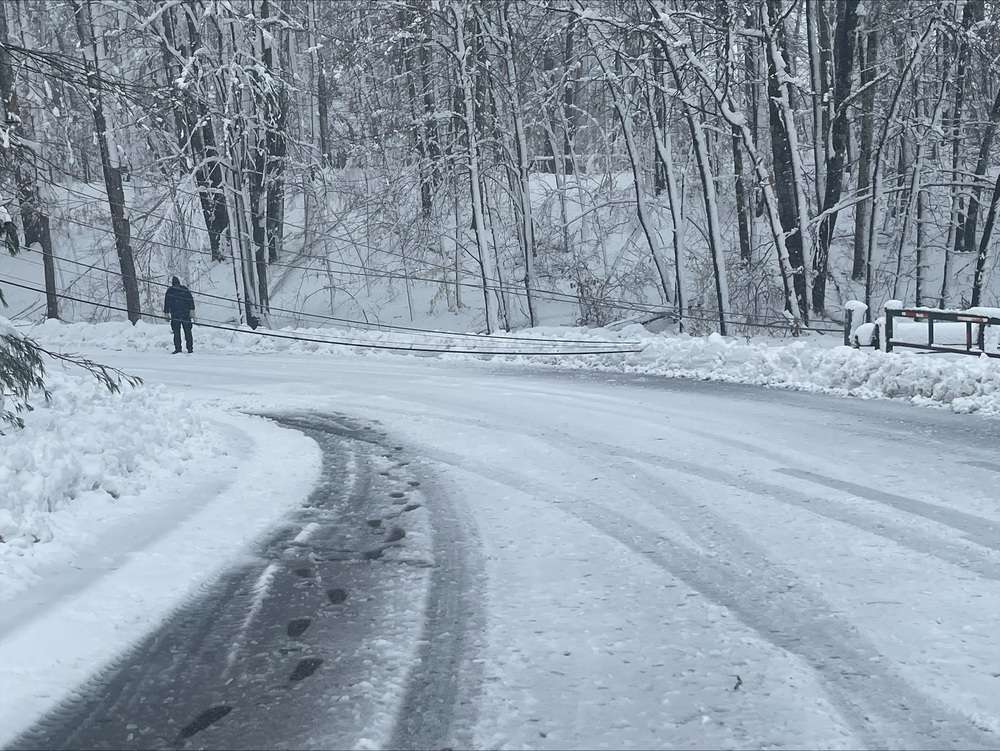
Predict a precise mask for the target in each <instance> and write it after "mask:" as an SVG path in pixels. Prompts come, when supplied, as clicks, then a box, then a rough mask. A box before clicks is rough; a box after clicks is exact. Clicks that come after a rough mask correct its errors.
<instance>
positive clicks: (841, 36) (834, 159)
mask: <svg viewBox="0 0 1000 751" xmlns="http://www.w3.org/2000/svg"><path fill="white" fill-rule="evenodd" d="M860 2H861V0H837V34H836V39H835V42H834V49H833V60H834V83H833V112H834V115H833V122H832V123H831V127H830V150H829V151H830V153H829V155H828V161H827V166H826V190H825V192H824V196H823V203H822V213H823V219H822V221H820V225H819V233H818V234H819V238H818V240H819V241H818V244H817V248H816V256H815V258H814V259H813V269H814V271H815V274H814V276H813V310H815V311H816V312H817V313H820V314H822V313H824V312H825V311H826V282H827V277H828V275H829V271H828V269H829V259H830V246H831V245H832V244H833V235H834V230H835V229H836V227H837V212H836V211H834V210H833V208H834V206H836V205H837V203H838V202H839V201H840V197H841V194H842V192H843V186H844V162H845V158H846V156H847V146H848V144H847V141H848V136H849V132H848V128H849V125H848V121H847V109H846V102H847V98H848V97H849V96H850V95H851V82H852V81H853V79H854V75H853V71H854V48H855V39H856V35H857V28H858V5H859V4H860ZM827 212H829V213H827Z"/></svg>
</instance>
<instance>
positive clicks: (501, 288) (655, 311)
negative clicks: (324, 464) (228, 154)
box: [59, 181, 840, 333]
mask: <svg viewBox="0 0 1000 751" xmlns="http://www.w3.org/2000/svg"><path fill="white" fill-rule="evenodd" d="M150 183H151V184H152V185H156V186H158V187H163V186H162V185H160V184H158V183H155V182H153V181H150ZM59 187H60V189H62V190H65V191H67V192H69V193H72V194H74V195H78V196H80V197H82V198H86V199H88V200H90V201H93V200H94V196H91V195H88V194H86V193H83V192H81V191H77V190H74V189H72V188H69V187H67V186H59ZM171 189H175V190H177V192H179V193H181V194H183V195H187V196H190V197H194V198H197V197H198V195H199V194H197V193H192V192H190V191H186V190H182V189H179V188H171ZM144 213H145V216H147V217H152V218H153V219H156V220H159V221H162V222H167V223H170V224H174V225H178V226H182V227H186V226H187V225H185V224H184V223H182V222H180V221H178V220H176V219H173V218H171V217H168V216H165V215H162V214H154V213H153V212H144ZM62 221H66V222H68V223H70V224H76V225H79V226H83V227H89V228H91V229H97V230H101V231H104V232H109V231H110V230H108V229H107V228H105V227H100V226H97V225H93V224H89V223H86V222H81V221H79V220H75V219H68V218H62ZM285 226H287V227H291V228H293V229H300V230H302V231H305V227H302V226H301V225H296V224H294V223H289V222H285ZM316 234H317V236H318V237H324V238H327V239H333V240H336V241H340V242H345V243H348V244H351V245H353V246H354V247H357V248H363V249H366V250H371V251H374V252H377V253H383V254H385V255H389V256H393V257H398V258H401V259H403V260H406V261H409V262H412V263H417V264H422V265H424V266H428V267H430V268H434V269H441V270H443V271H448V272H453V271H454V268H453V267H451V266H445V265H442V264H437V263H434V262H433V261H426V260H421V259H417V258H411V257H409V256H405V255H403V254H401V253H394V252H393V251H390V250H386V249H384V248H379V247H377V246H373V245H369V244H366V243H359V242H357V241H355V240H353V239H352V238H350V237H346V236H343V235H335V234H331V233H323V232H318V231H317V233H316ZM142 241H143V242H147V243H150V244H153V245H158V246H161V247H165V248H170V249H173V250H179V251H183V252H188V253H195V254H199V255H205V256H209V255H212V253H211V252H210V251H206V250H199V249H196V248H187V247H181V246H178V245H173V244H171V243H166V242H163V241H161V240H154V239H152V238H146V239H144V240H142ZM300 257H301V258H306V259H310V260H316V261H321V262H324V263H330V264H332V265H335V266H343V267H345V268H349V269H357V270H358V271H357V272H353V273H357V274H359V275H367V276H374V277H380V278H387V279H398V280H408V281H419V282H427V283H432V284H447V285H449V286H450V285H459V286H462V287H466V288H472V289H475V290H477V291H482V289H483V285H482V284H474V283H471V282H457V281H448V280H445V279H435V278H428V277H421V276H414V275H411V274H398V273H392V272H387V271H377V270H373V269H369V268H368V267H366V266H362V265H359V264H352V263H349V262H347V261H342V260H337V259H331V258H328V257H324V256H314V255H310V254H300ZM268 265H269V266H272V267H276V268H287V269H297V270H302V271H311V272H317V271H319V270H318V269H315V268H312V267H309V266H301V265H296V264H288V263H282V262H280V261H274V262H269V264H268ZM341 273H345V272H341ZM486 280H487V282H493V284H487V285H486V288H487V289H488V290H491V291H494V292H502V293H506V294H513V295H516V296H520V297H524V296H526V294H527V293H526V292H525V290H524V289H522V288H520V287H512V286H509V285H508V284H506V283H503V282H497V280H495V279H493V278H491V277H486ZM532 295H534V296H535V297H537V298H539V299H542V300H549V301H551V302H560V303H575V304H579V303H580V301H581V300H583V299H584V298H583V297H582V296H580V295H573V294H572V293H568V292H560V291H558V290H546V289H537V288H533V289H532ZM595 302H596V303H597V304H599V305H602V306H606V307H609V308H612V309H614V310H625V311H631V312H635V313H645V314H649V315H662V314H663V313H664V312H665V311H664V307H662V306H654V305H651V304H644V303H635V302H629V301H624V300H621V299H620V298H606V299H602V300H597V301H595ZM698 312H700V313H709V314H718V312H719V311H718V310H715V309H711V308H699V309H698ZM683 318H684V319H686V320H691V321H703V322H710V323H714V322H715V319H714V318H699V317H698V316H696V315H691V314H688V313H685V314H684V315H683ZM751 318H756V319H757V321H751ZM736 319H745V320H736ZM727 320H728V321H729V322H730V323H732V324H734V325H739V326H748V327H751V328H765V329H773V328H774V325H772V324H777V325H778V326H787V327H791V324H790V323H789V322H788V320H787V319H786V318H785V317H783V316H777V315H770V316H751V315H750V314H746V313H732V312H728V313H727ZM358 323H359V324H360V325H372V324H370V323H368V322H358ZM801 328H803V329H808V330H810V331H815V332H818V333H839V332H840V329H820V328H814V327H809V326H805V325H802V326H801Z"/></svg>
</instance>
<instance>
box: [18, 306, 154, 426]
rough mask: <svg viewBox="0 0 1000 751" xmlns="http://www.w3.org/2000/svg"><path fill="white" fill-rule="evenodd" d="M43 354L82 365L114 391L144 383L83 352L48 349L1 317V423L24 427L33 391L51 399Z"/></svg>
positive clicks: (102, 383)
mask: <svg viewBox="0 0 1000 751" xmlns="http://www.w3.org/2000/svg"><path fill="white" fill-rule="evenodd" d="M43 357H48V358H50V359H52V360H56V361H57V362H63V363H68V364H70V365H74V366H76V367H78V368H82V369H83V370H85V371H87V372H88V373H89V374H90V375H92V376H93V377H94V378H95V379H96V380H97V381H98V383H100V384H101V385H102V386H104V387H105V388H106V389H107V390H108V391H110V392H111V393H113V394H114V393H118V392H119V391H121V387H122V384H123V383H125V384H128V385H129V386H132V387H135V386H138V385H140V384H141V383H142V379H141V378H138V377H137V376H131V375H129V374H127V373H125V372H123V371H121V370H119V369H118V368H113V367H110V366H108V365H102V364H100V363H98V362H94V361H93V360H90V359H88V358H86V357H82V356H79V355H72V354H65V353H62V352H53V351H51V350H48V349H45V348H44V347H42V346H41V345H40V344H38V342H36V341H35V340H34V339H30V338H28V337H26V336H23V335H22V334H20V333H19V332H18V331H16V330H15V329H14V328H13V326H11V325H10V324H9V323H8V322H7V321H6V319H3V318H0V425H5V424H6V425H12V426H14V427H15V428H23V427H24V418H22V417H21V414H22V413H24V412H30V411H31V409H32V407H31V403H30V402H29V401H28V399H29V398H30V396H31V394H32V392H37V393H41V395H42V397H43V398H44V399H45V401H49V398H50V394H49V392H48V390H47V389H46V388H45V363H44V360H43ZM7 400H10V401H11V402H12V403H13V406H12V408H10V409H8V408H6V404H7ZM0 434H2V431H0Z"/></svg>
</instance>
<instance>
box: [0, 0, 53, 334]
mask: <svg viewBox="0 0 1000 751" xmlns="http://www.w3.org/2000/svg"><path fill="white" fill-rule="evenodd" d="M8 7H12V6H7V5H6V4H3V3H0V100H2V102H3V107H2V108H0V112H2V113H3V114H4V120H5V121H6V122H8V123H16V125H15V127H14V128H13V130H14V138H12V139H11V145H12V148H11V151H10V157H9V158H10V159H11V160H12V161H13V163H14V181H15V183H16V185H17V197H18V202H19V204H20V207H21V224H22V225H23V230H24V245H25V246H26V247H27V248H28V249H29V250H30V249H31V246H32V245H34V244H35V243H38V245H39V246H40V247H41V249H42V267H43V274H44V277H45V317H46V318H59V296H58V292H57V290H56V270H55V260H54V259H53V257H52V255H53V254H52V234H51V232H50V230H49V217H48V215H47V214H46V213H45V212H44V211H43V210H42V202H41V195H40V194H39V192H38V165H37V161H36V159H37V155H36V154H35V153H34V151H33V150H32V148H31V147H30V146H28V145H27V143H26V142H27V141H30V140H31V139H30V138H29V131H28V125H27V120H26V118H22V117H21V112H20V107H19V106H18V98H17V91H16V86H15V81H14V68H13V65H12V64H11V59H10V52H9V51H8V50H7V47H6V45H7V43H8V28H7V8H8ZM13 7H16V6H13Z"/></svg>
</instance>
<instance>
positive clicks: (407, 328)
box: [29, 248, 639, 346]
mask: <svg viewBox="0 0 1000 751" xmlns="http://www.w3.org/2000/svg"><path fill="white" fill-rule="evenodd" d="M29 250H30V251H31V252H33V253H38V254H43V251H40V250H36V249H34V248H29ZM50 255H51V257H52V258H54V259H57V260H60V261H62V262H64V263H71V264H74V265H76V266H82V267H83V268H85V269H89V270H92V271H100V272H103V273H105V274H109V275H112V276H117V277H121V276H122V273H121V272H120V271H115V270H113V269H108V268H105V267H102V266H98V265H96V264H90V263H84V262H83V261H76V260H73V259H71V258H65V257H63V256H59V255H56V254H54V253H52V254H50ZM78 278H83V277H82V275H81V276H80V277H78ZM137 281H140V282H143V283H145V284H151V285H154V286H157V287H162V288H169V287H170V286H171V285H169V284H165V283H163V282H158V281H155V280H153V279H148V278H145V277H137ZM191 292H192V293H193V294H195V295H198V296H199V297H206V298H209V299H211V300H223V301H225V302H227V303H231V304H233V305H236V304H238V302H239V301H238V300H236V299H235V298H231V297H225V296H223V295H214V294H212V293H210V292H198V291H195V290H191ZM207 304H208V305H213V306H214V307H219V308H221V307H224V306H222V305H219V304H218V303H207ZM268 311H269V312H271V311H276V312H279V313H288V314H291V315H298V316H305V317H309V318H317V319H320V320H324V321H335V322H338V323H349V324H354V325H358V326H369V327H373V328H385V329H391V330H396V331H407V332H412V333H417V334H432V335H435V336H445V337H456V338H469V339H487V340H491V341H520V342H532V343H538V344H558V345H565V344H584V345H603V344H606V345H608V346H619V342H609V341H604V340H595V339H547V338H542V337H539V338H538V339H535V338H533V337H526V336H501V337H497V336H493V335H491V334H472V333H461V332H457V331H438V330H435V329H424V328H420V327H416V326H403V325H397V324H384V323H370V322H368V321H357V320H353V319H350V318H339V317H337V316H328V315H324V314H322V313H309V312H306V311H300V310H290V309H288V308H279V307H275V306H268ZM621 344H624V345H634V346H639V343H638V342H631V341H626V342H621Z"/></svg>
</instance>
